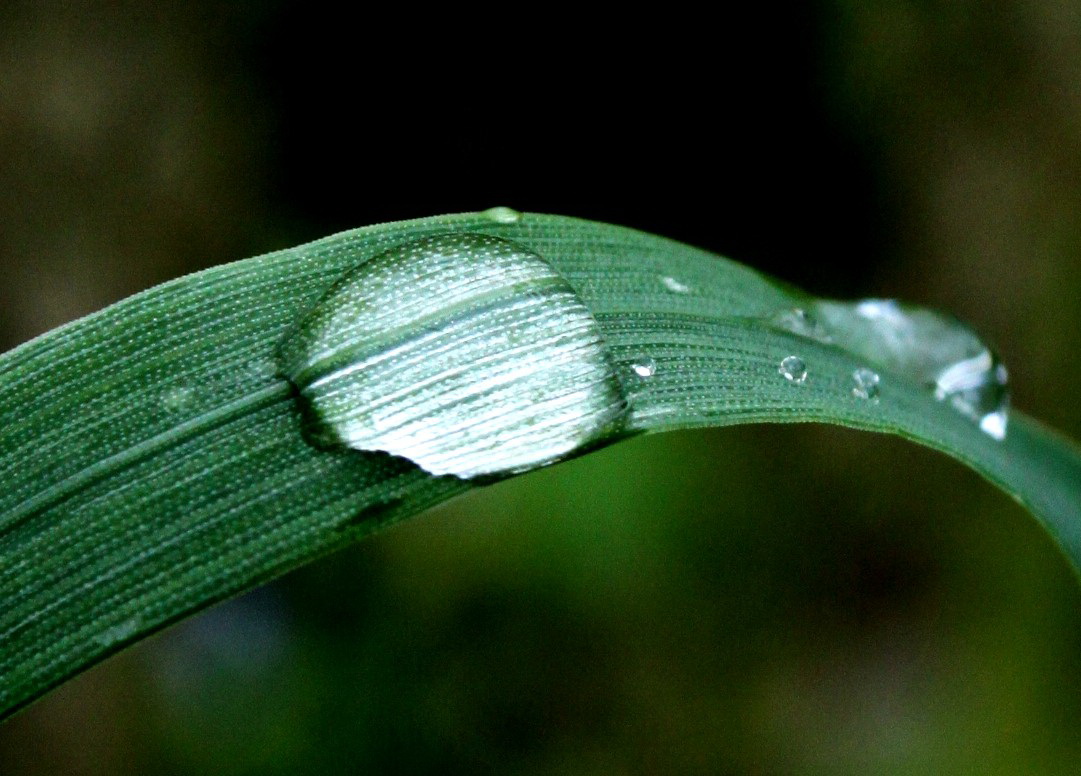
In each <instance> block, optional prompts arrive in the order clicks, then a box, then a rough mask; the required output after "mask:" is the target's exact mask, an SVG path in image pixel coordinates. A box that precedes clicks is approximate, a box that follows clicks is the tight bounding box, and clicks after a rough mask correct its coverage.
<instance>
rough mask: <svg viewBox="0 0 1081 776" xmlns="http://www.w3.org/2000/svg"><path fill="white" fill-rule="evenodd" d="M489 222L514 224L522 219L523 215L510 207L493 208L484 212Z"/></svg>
mask: <svg viewBox="0 0 1081 776" xmlns="http://www.w3.org/2000/svg"><path fill="white" fill-rule="evenodd" d="M484 215H485V216H487V217H488V219H489V220H491V221H495V222H496V223H497V224H513V223H515V222H516V221H519V220H520V219H521V218H522V214H521V213H519V212H518V211H517V210H514V209H512V208H509V207H492V208H488V209H487V210H485V211H484Z"/></svg>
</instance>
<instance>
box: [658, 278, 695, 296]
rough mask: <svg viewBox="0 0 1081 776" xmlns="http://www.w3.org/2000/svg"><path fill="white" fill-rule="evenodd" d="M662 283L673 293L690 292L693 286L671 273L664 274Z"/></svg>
mask: <svg viewBox="0 0 1081 776" xmlns="http://www.w3.org/2000/svg"><path fill="white" fill-rule="evenodd" d="M661 283H662V284H664V287H665V288H667V289H668V290H669V291H671V292H672V293H673V294H687V293H690V291H691V287H690V286H688V285H687V284H686V283H684V282H683V281H682V280H678V279H676V278H674V277H672V276H671V275H662V276H661Z"/></svg>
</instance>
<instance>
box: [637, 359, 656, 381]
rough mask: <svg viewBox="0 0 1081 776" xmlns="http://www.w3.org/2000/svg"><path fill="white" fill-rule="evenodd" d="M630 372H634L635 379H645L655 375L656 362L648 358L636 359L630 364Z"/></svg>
mask: <svg viewBox="0 0 1081 776" xmlns="http://www.w3.org/2000/svg"><path fill="white" fill-rule="evenodd" d="M631 371H632V372H634V374H635V376H636V377H639V378H641V379H643V380H644V379H647V378H650V377H653V375H655V374H657V362H656V361H654V360H653V359H652V358H650V357H649V356H642V357H640V358H636V359H635V360H634V363H633V364H631Z"/></svg>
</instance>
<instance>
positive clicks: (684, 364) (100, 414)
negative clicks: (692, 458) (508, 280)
mask: <svg viewBox="0 0 1081 776" xmlns="http://www.w3.org/2000/svg"><path fill="white" fill-rule="evenodd" d="M448 231H474V232H482V233H487V234H492V235H495V236H499V237H504V238H506V239H510V240H514V241H516V242H518V243H521V244H523V245H525V246H526V247H528V248H530V249H531V250H533V251H535V252H536V253H538V254H539V255H541V256H543V257H544V258H546V259H547V260H548V261H549V262H551V263H552V264H553V265H554V266H555V267H556V269H557V270H559V272H560V273H561V274H562V275H563V276H564V277H565V278H566V279H567V281H568V283H570V285H571V286H572V287H573V288H574V289H575V290H576V291H577V292H578V294H579V296H580V297H581V298H582V300H583V301H584V302H585V304H586V306H587V307H588V308H589V309H590V310H591V311H592V313H593V315H594V316H595V317H596V319H597V321H598V322H599V324H600V326H601V329H602V331H603V333H604V336H605V339H606V342H607V343H608V346H609V348H610V350H611V353H612V356H613V358H614V360H615V361H616V362H617V364H618V366H619V368H620V369H621V370H623V374H626V375H628V378H627V384H628V387H629V388H628V389H629V392H630V394H631V410H630V415H629V424H630V428H631V430H633V431H662V430H668V429H674V428H689V427H699V426H720V425H730V424H735V423H747V422H828V423H839V424H842V425H846V426H851V427H854V428H860V429H866V430H872V431H879V432H888V433H895V434H900V435H901V436H904V437H907V438H909V439H913V440H915V441H918V442H920V443H922V444H925V445H928V446H930V447H933V448H935V449H937V450H941V451H943V452H945V453H947V454H949V455H951V456H953V457H954V458H957V459H958V460H961V461H963V462H964V463H966V464H968V465H969V466H972V467H973V468H974V469H976V470H977V471H979V472H981V473H982V474H983V475H984V476H985V477H986V478H987V479H989V480H990V481H991V482H993V483H995V484H996V485H998V486H999V487H1002V488H1003V489H1004V490H1006V491H1007V492H1008V493H1010V494H1012V495H1013V496H1014V497H1015V498H1016V499H1017V500H1018V501H1020V502H1021V503H1022V504H1024V505H1025V506H1026V507H1027V508H1029V509H1030V510H1031V511H1032V512H1033V513H1034V514H1035V515H1036V516H1037V518H1038V519H1039V520H1040V521H1041V522H1042V523H1043V525H1044V526H1045V527H1046V528H1047V529H1048V531H1049V532H1050V533H1051V535H1052V536H1053V537H1054V538H1055V540H1056V541H1057V542H1058V543H1059V545H1060V546H1061V547H1062V549H1063V551H1064V552H1065V554H1066V556H1067V558H1068V559H1069V560H1070V562H1071V563H1072V564H1073V565H1074V567H1075V568H1077V567H1078V566H1081V515H1079V511H1081V507H1079V505H1081V454H1079V452H1078V449H1077V447H1076V446H1075V445H1073V444H1072V443H1070V442H1068V441H1067V440H1064V439H1062V438H1060V437H1058V436H1056V435H1055V434H1053V433H1052V432H1049V431H1047V430H1046V429H1044V428H1042V427H1041V426H1040V425H1039V424H1037V423H1036V422H1034V421H1031V420H1030V419H1027V418H1025V417H1024V416H1023V415H1021V414H1020V413H1016V412H1015V413H1013V415H1012V417H1011V425H1010V430H1009V434H1008V435H1007V438H1006V440H1005V441H1004V442H1001V443H1000V442H996V441H995V440H993V439H991V438H990V437H988V436H987V435H986V434H983V433H981V432H980V431H979V430H978V428H977V427H976V426H975V425H974V424H973V423H971V422H969V421H968V420H967V419H964V418H961V417H960V416H959V415H958V414H957V413H956V412H954V411H953V410H951V409H950V408H949V407H947V406H946V405H944V404H942V403H939V402H935V401H933V400H932V399H930V398H929V396H928V394H927V392H926V390H924V389H923V388H922V387H920V386H914V385H912V384H910V382H908V381H906V379H905V378H904V376H903V375H895V374H891V373H890V372H889V371H888V370H880V371H881V372H882V384H881V395H880V399H879V402H878V403H877V404H874V403H870V402H867V401H862V400H859V399H857V398H855V397H853V396H852V395H851V385H850V383H849V382H848V380H849V378H850V375H851V372H852V370H853V369H855V368H858V367H859V366H861V365H862V364H861V362H860V361H859V359H858V358H856V357H854V356H852V355H851V354H848V353H846V352H844V351H843V350H841V349H839V348H837V347H835V346H831V345H828V344H823V343H820V342H815V341H811V340H808V339H805V338H801V337H797V336H795V335H793V334H790V333H788V332H784V331H779V330H777V329H776V328H774V327H771V326H770V325H768V323H767V320H768V317H769V316H770V315H771V314H773V313H775V312H776V311H777V310H778V309H783V308H785V307H786V306H791V305H796V304H800V303H801V302H802V301H803V300H804V299H805V297H803V296H802V295H801V294H800V293H799V292H796V291H793V290H791V289H788V288H786V287H785V286H783V285H782V284H779V283H776V282H774V281H771V280H769V279H767V278H765V277H763V276H761V275H760V274H758V273H756V272H754V271H753V270H750V269H748V268H746V267H742V266H740V265H738V264H735V263H733V262H730V261H727V260H724V259H721V258H720V257H717V256H714V255H712V254H709V253H707V252H704V251H700V250H697V249H694V248H690V247H688V246H684V245H680V244H678V243H675V242H672V241H670V240H665V239H663V238H659V237H654V236H651V235H645V234H641V233H638V232H634V231H632V230H628V229H623V228H619V227H613V226H607V225H603V224H595V223H590V222H585V221H578V220H574V219H568V218H562V217H556V216H534V215H527V216H524V217H522V218H521V219H519V220H517V221H511V220H507V219H504V220H502V221H493V220H492V219H491V218H489V217H486V216H485V215H484V214H464V215H458V216H447V217H442V218H434V219H423V220H420V221H412V222H402V223H396V224H386V225H381V226H377V227H369V228H366V229H360V230H355V231H353V232H348V233H345V234H342V235H337V236H334V237H330V238H327V239H325V240H321V241H318V242H316V243H312V244H310V245H306V246H300V247H298V248H293V249H289V250H285V251H281V252H278V253H274V254H269V255H267V256H263V257H257V258H254V259H249V260H245V261H241V262H236V263H234V264H230V265H225V266H222V267H217V268H214V269H211V270H208V271H206V272H203V273H199V274H197V275H192V276H188V277H186V278H181V279H179V280H176V281H173V282H171V283H168V284H165V285H163V286H159V287H157V288H154V289H151V290H149V291H147V292H144V293H143V294H139V295H137V296H135V297H132V298H130V299H128V300H124V301H123V302H120V303H118V304H117V305H114V306H112V307H110V308H107V309H106V310H103V311H101V312H100V313H97V314H95V315H92V316H88V317H87V318H84V319H82V320H80V321H76V322H74V323H72V324H69V325H68V326H65V327H62V328H61V329H58V330H56V331H53V332H50V333H49V334H47V335H44V336H43V337H40V338H38V339H37V340H34V341H32V342H30V343H27V344H26V345H23V346H21V347H20V348H17V349H16V350H14V351H11V352H10V353H7V354H4V355H2V356H0V386H2V387H3V390H2V391H0V421H2V422H0V473H2V482H3V487H2V489H0V596H2V600H3V602H4V605H3V607H2V609H0V717H2V716H5V715H7V714H10V713H12V712H13V711H14V710H16V709H18V708H20V707H22V706H23V705H25V704H26V703H28V702H29V701H31V700H33V699H34V698H36V697H38V696H40V695H41V694H42V693H43V692H45V691H46V690H47V689H48V688H50V687H52V686H55V685H56V684H57V683H59V682H60V681H62V680H63V679H64V678H66V677H68V676H71V675H72V674H74V673H76V672H78V671H79V670H82V669H83V668H85V667H87V666H88V665H91V664H93V663H94V662H97V661H99V660H101V659H102V658H103V657H105V656H106V655H108V654H111V653H112V652H114V651H116V650H117V649H119V648H121V647H122V646H123V645H125V644H127V643H130V642H131V641H133V640H136V639H138V638H139V637H141V636H144V635H146V634H148V633H150V632H153V631H154V630H157V629H159V628H161V627H163V626H164V625H166V624H168V623H170V622H173V621H175V620H177V619H179V618H181V617H184V616H186V615H187V614H190V613H192V612H194V611H197V610H199V609H201V608H204V607H205V606H207V605H209V604H211V603H213V602H215V601H218V600H221V599H223V598H226V597H228V596H231V595H233V594H236V593H238V592H240V591H242V590H244V589H246V588H248V587H250V586H252V585H253V584H256V583H258V582H260V581H263V580H266V579H269V578H272V577H274V576H276V575H278V574H280V573H282V572H284V571H286V570H288V569H290V568H293V567H295V566H297V565H299V564H302V563H304V562H306V561H308V560H311V559H312V558H314V557H317V556H319V555H322V554H324V553H326V552H329V551H331V550H333V549H335V548H337V547H340V546H342V545H343V544H345V543H348V542H350V541H353V540H355V539H356V538H358V537H359V536H363V535H365V534H367V533H370V532H372V531H374V530H377V529H378V528H380V527H383V526H385V525H387V524H389V523H391V522H393V521H395V520H398V519H402V518H404V517H407V516H409V515H412V514H415V513H417V512H419V511H422V510H423V509H425V508H427V507H429V506H431V505H432V504H435V503H438V502H439V501H442V500H445V499H447V498H450V497H452V496H453V495H456V494H458V493H461V492H463V491H464V490H466V489H468V488H469V487H472V485H473V483H470V482H467V481H463V480H458V479H455V478H453V477H433V476H430V475H428V474H426V473H425V472H423V471H422V470H420V469H418V468H416V467H415V466H413V465H412V464H410V463H409V462H407V461H404V460H401V459H395V458H391V457H389V456H386V455H382V454H374V453H360V452H356V451H344V450H325V449H320V448H317V447H313V446H312V445H310V444H308V443H307V442H306V441H305V437H304V435H303V431H302V429H303V423H304V418H303V414H302V412H301V409H300V406H299V404H298V402H297V401H296V398H295V395H294V392H293V389H292V387H291V386H290V385H289V383H287V382H286V381H284V380H283V379H282V378H281V377H280V376H278V375H277V374H276V370H277V367H276V364H275V349H276V347H277V345H278V342H279V340H280V339H281V337H282V336H283V334H284V333H285V332H286V331H287V330H288V329H289V327H290V326H292V325H293V324H294V323H295V322H296V320H297V319H298V317H300V316H301V315H303V314H304V313H305V312H307V310H308V309H310V307H311V306H312V305H313V304H314V303H315V302H316V301H317V300H318V299H319V297H320V296H321V295H322V294H323V293H324V292H325V291H326V289H327V288H328V287H329V286H330V285H331V284H333V283H334V282H335V281H336V280H337V279H338V278H339V277H340V276H341V275H342V274H343V273H344V272H346V271H347V270H349V269H351V268H353V267H355V266H356V265H358V264H360V263H361V262H363V261H364V260H366V259H367V258H370V257H371V256H373V255H376V254H378V253H380V252H381V251H383V250H386V249H387V248H388V247H390V246H393V245H395V244H397V243H400V242H403V241H406V240H415V239H419V238H421V237H425V236H430V235H433V234H439V233H443V232H448ZM789 354H798V355H799V356H800V357H801V358H803V359H804V360H805V361H806V363H807V364H808V369H809V375H808V379H807V381H806V382H805V383H804V384H800V385H796V384H792V383H790V382H788V381H786V380H785V379H784V378H783V377H782V376H781V375H779V374H778V373H777V364H778V363H779V362H780V360H781V359H782V358H784V357H785V356H786V355H789ZM643 356H646V357H649V358H651V359H653V360H654V361H655V363H656V365H657V370H656V374H655V375H654V376H653V377H651V378H649V380H648V381H643V382H642V383H635V382H634V381H633V378H631V377H630V376H629V375H630V374H631V366H632V364H634V363H635V361H636V359H639V358H641V357H643ZM779 454H783V451H779Z"/></svg>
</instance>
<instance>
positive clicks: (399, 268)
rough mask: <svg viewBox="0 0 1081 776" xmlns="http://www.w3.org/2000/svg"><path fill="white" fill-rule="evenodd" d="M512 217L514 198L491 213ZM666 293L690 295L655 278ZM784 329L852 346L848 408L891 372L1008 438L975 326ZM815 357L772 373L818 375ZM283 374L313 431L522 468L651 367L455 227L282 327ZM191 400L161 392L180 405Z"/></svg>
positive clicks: (436, 457)
mask: <svg viewBox="0 0 1081 776" xmlns="http://www.w3.org/2000/svg"><path fill="white" fill-rule="evenodd" d="M481 215H482V216H483V217H484V218H485V219H486V220H488V221H489V222H491V223H492V224H508V225H509V224H514V223H516V222H518V221H519V220H520V219H521V218H522V215H521V214H520V213H518V212H517V211H514V210H511V209H510V208H492V209H491V210H487V211H484V212H483V213H482V214H481ZM656 281H657V283H658V284H659V285H660V287H662V288H663V289H665V291H667V292H668V293H671V294H676V295H686V294H690V293H691V292H692V287H691V285H690V284H688V283H687V282H686V281H685V279H681V278H679V277H676V276H673V275H661V274H658V275H656ZM768 323H769V324H770V325H772V326H774V327H778V328H782V329H785V330H787V331H789V332H792V333H793V334H796V335H798V336H799V337H802V338H806V339H808V340H812V341H815V342H817V343H825V344H828V345H830V346H831V347H836V348H839V349H841V350H844V351H846V352H847V353H849V354H851V355H855V356H857V357H859V358H860V359H861V360H863V361H864V365H861V366H860V367H859V368H857V369H855V370H854V371H853V372H852V373H851V376H850V383H849V386H850V388H849V390H850V392H851V396H852V397H853V398H854V399H856V400H861V401H868V402H872V403H874V402H878V401H879V388H880V383H881V382H882V378H881V377H880V374H879V372H878V371H875V370H876V369H878V370H882V372H883V373H886V372H888V373H890V374H896V375H901V376H904V377H906V378H909V379H911V380H915V381H916V382H917V383H920V384H924V385H926V386H927V388H928V390H929V391H930V393H931V394H932V395H933V396H934V398H936V399H938V400H939V401H942V402H945V403H948V404H949V405H950V406H951V407H953V408H954V409H956V410H957V411H958V412H960V413H962V414H963V415H965V416H966V417H969V418H971V419H972V420H973V421H975V422H976V423H978V424H979V426H980V428H981V429H983V430H984V431H985V432H986V433H988V434H990V435H991V436H993V437H995V438H997V439H1001V438H1003V436H1004V435H1005V433H1006V405H1007V401H1008V394H1007V390H1006V371H1005V367H1004V366H1003V365H1002V364H1001V362H1000V361H999V360H998V358H997V357H996V356H995V355H994V353H993V352H992V351H991V350H990V349H989V348H988V347H987V346H986V345H985V344H984V343H983V342H982V341H981V340H980V339H979V338H978V337H977V336H976V335H975V334H974V333H973V332H972V330H971V329H969V328H968V327H966V326H964V325H963V324H961V323H959V322H958V321H955V320H954V319H952V318H949V317H948V316H945V315H942V314H940V313H935V312H932V311H929V310H925V309H922V308H915V307H906V306H903V305H900V304H899V303H897V302H893V301H889V300H874V299H871V300H864V301H862V302H857V303H852V304H848V303H840V302H828V301H809V302H808V303H807V304H806V305H805V306H802V307H793V308H790V309H785V310H780V311H778V312H777V313H776V314H774V315H773V316H771V317H770V318H769V319H768ZM805 357H806V354H803V355H801V354H800V353H799V352H798V351H796V352H790V353H789V354H788V355H786V356H785V357H784V358H783V359H782V360H780V362H779V364H778V366H777V371H778V372H779V373H780V375H781V376H782V377H783V378H784V379H785V380H787V381H788V382H789V383H791V384H793V385H794V386H803V385H804V384H806V383H807V382H808V380H809V379H813V376H812V366H810V365H809V364H808V363H807V361H805ZM278 362H279V363H278V368H279V369H280V371H281V373H283V374H284V375H285V376H286V377H288V378H289V380H290V381H291V382H292V383H293V385H294V386H295V387H296V389H297V391H298V393H299V395H300V398H301V400H302V402H303V403H304V404H305V405H306V408H307V410H308V412H307V417H308V419H309V421H310V423H309V426H310V428H309V434H310V435H311V436H312V438H313V441H316V442H318V443H324V444H325V443H329V444H333V445H340V446H346V447H350V448H354V449H357V450H365V451H385V452H388V453H392V454H394V455H399V456H403V457H406V458H408V459H410V460H412V461H413V462H414V463H416V464H418V465H419V466H421V467H423V468H424V469H426V470H428V471H430V472H432V473H434V474H450V475H455V476H458V477H465V478H471V477H478V476H487V475H498V474H504V473H510V472H518V471H525V470H528V469H532V468H535V467H537V466H542V465H545V464H547V463H551V462H554V461H556V460H560V459H561V458H564V457H567V456H568V455H571V454H573V453H574V452H576V451H578V450H581V449H582V448H583V447H586V446H589V445H592V444H594V443H596V442H599V441H601V440H602V439H605V438H608V437H611V436H612V434H613V433H618V431H619V430H620V429H621V428H622V427H623V424H624V423H625V421H626V417H627V413H628V408H629V406H630V404H631V403H633V402H634V401H636V398H637V396H638V395H639V394H640V393H641V392H642V391H643V390H644V388H645V386H646V385H647V384H648V383H649V382H650V381H651V380H653V379H654V377H655V375H656V374H657V372H658V366H657V362H656V361H655V360H654V358H653V357H652V356H650V355H649V354H645V353H640V354H637V355H635V356H633V357H632V358H631V359H629V360H628V361H627V362H625V363H624V366H623V367H622V370H620V369H617V368H616V366H615V363H614V361H613V357H612V354H611V353H610V351H609V348H608V346H607V345H606V343H605V341H604V338H603V337H602V335H601V330H600V327H599V324H598V323H597V321H596V320H595V319H594V318H593V316H592V314H591V313H590V311H589V310H588V309H587V308H586V306H585V304H584V303H583V302H582V300H581V299H580V298H579V297H578V295H577V294H576V293H575V291H574V290H573V289H572V288H571V287H570V286H569V285H568V284H567V282H566V280H565V279H564V278H563V277H562V276H561V275H560V274H559V273H558V272H557V271H556V270H555V269H554V268H553V267H552V266H551V265H550V264H549V263H548V262H547V261H545V260H544V259H542V258H541V257H540V256H538V255H537V254H535V253H534V252H533V251H531V250H529V249H528V248H526V247H524V246H522V245H520V244H517V243H515V242H512V241H509V240H506V239H503V238H500V237H495V236H492V235H485V234H473V233H448V234H439V235H435V236H431V237H426V238H424V239H420V240H415V241H411V242H406V243H403V244H401V245H398V246H395V247H392V248H390V249H389V250H387V251H385V252H384V253H381V254H379V255H376V256H373V257H371V258H369V259H368V260H367V261H366V262H364V263H363V264H361V265H360V266H358V267H356V268H355V269H354V270H352V271H351V272H349V273H347V274H346V275H345V276H343V277H342V278H341V279H340V280H339V281H338V282H337V283H336V284H335V285H334V286H333V287H332V288H330V289H329V290H328V292H327V293H326V295H325V296H324V297H323V299H322V300H321V301H320V302H318V303H317V304H316V305H315V306H314V307H313V309H312V310H310V311H309V312H308V313H307V314H306V315H305V316H304V317H303V318H302V319H301V320H300V321H298V323H297V324H296V325H295V326H294V327H293V329H292V330H291V331H290V332H289V333H288V334H287V335H286V337H285V338H284V339H283V341H282V342H281V344H280V347H279V353H278ZM195 400H196V396H195V394H194V392H193V391H192V389H191V388H190V387H189V386H175V387H174V388H172V389H170V390H169V391H168V392H166V393H165V395H163V396H162V397H161V403H162V406H163V408H164V409H166V410H167V411H169V412H176V413H181V412H184V411H185V410H186V409H187V408H189V407H190V406H191V405H192V404H193V402H194V401H195Z"/></svg>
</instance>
